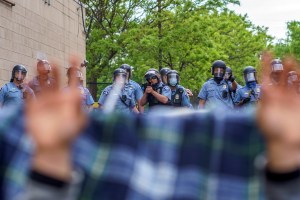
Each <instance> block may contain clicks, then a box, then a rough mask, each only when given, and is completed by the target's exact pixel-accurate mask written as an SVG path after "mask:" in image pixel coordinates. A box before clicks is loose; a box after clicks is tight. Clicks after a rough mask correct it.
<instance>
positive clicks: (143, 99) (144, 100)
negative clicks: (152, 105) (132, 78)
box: [140, 92, 148, 106]
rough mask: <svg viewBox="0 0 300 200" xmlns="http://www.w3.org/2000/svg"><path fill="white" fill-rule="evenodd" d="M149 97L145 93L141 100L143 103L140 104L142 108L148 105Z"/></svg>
mask: <svg viewBox="0 0 300 200" xmlns="http://www.w3.org/2000/svg"><path fill="white" fill-rule="evenodd" d="M147 97H148V94H147V93H146V92H145V93H144V94H143V96H142V98H141V101H140V104H141V105H142V106H144V105H146V104H147Z"/></svg>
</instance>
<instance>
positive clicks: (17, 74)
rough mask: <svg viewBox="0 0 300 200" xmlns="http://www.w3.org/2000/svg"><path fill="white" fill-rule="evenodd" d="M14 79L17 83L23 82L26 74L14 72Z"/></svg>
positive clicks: (19, 71)
mask: <svg viewBox="0 0 300 200" xmlns="http://www.w3.org/2000/svg"><path fill="white" fill-rule="evenodd" d="M14 77H15V78H16V79H17V81H23V80H24V79H25V77H26V72H24V71H22V70H16V71H15V74H14Z"/></svg>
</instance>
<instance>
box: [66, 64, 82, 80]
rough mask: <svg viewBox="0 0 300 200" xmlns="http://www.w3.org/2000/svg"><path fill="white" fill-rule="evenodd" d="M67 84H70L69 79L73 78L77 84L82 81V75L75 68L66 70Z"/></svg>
mask: <svg viewBox="0 0 300 200" xmlns="http://www.w3.org/2000/svg"><path fill="white" fill-rule="evenodd" d="M67 77H68V83H70V80H71V77H72V78H74V79H75V80H76V81H77V82H78V83H80V82H81V81H83V74H82V72H81V70H80V69H79V68H77V67H69V68H68V70H67Z"/></svg>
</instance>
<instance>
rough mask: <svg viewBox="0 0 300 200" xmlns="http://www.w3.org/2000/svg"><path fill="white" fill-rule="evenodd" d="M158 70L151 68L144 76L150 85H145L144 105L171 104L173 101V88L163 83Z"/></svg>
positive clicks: (142, 101)
mask: <svg viewBox="0 0 300 200" xmlns="http://www.w3.org/2000/svg"><path fill="white" fill-rule="evenodd" d="M157 72H158V71H157V70H153V69H150V70H148V71H147V73H146V74H145V76H144V78H145V79H146V81H147V83H148V85H147V86H146V87H145V90H144V94H143V97H142V99H141V104H142V105H143V106H144V105H146V104H147V103H149V108H151V107H153V106H157V105H170V101H171V89H170V87H169V86H167V85H164V84H163V83H162V81H161V79H160V75H159V72H158V73H157Z"/></svg>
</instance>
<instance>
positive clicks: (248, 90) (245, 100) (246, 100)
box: [235, 66, 261, 107]
mask: <svg viewBox="0 0 300 200" xmlns="http://www.w3.org/2000/svg"><path fill="white" fill-rule="evenodd" d="M243 74H244V79H245V82H246V85H245V86H244V87H242V88H240V89H238V90H237V93H236V97H235V103H236V105H237V106H239V107H243V106H246V105H253V104H256V103H257V102H258V101H259V100H260V96H261V86H260V85H259V84H257V78H256V70H255V68H254V67H252V66H248V67H245V69H244V71H243Z"/></svg>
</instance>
